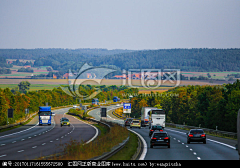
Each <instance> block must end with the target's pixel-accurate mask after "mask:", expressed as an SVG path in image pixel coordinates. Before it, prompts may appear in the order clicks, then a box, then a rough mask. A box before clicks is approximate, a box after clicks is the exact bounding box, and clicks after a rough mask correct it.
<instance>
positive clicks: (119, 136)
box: [54, 124, 129, 160]
mask: <svg viewBox="0 0 240 168" xmlns="http://www.w3.org/2000/svg"><path fill="white" fill-rule="evenodd" d="M128 135H129V131H128V130H127V128H125V127H121V126H119V125H117V124H115V125H114V126H113V127H111V129H110V131H109V132H107V133H105V134H103V135H100V136H98V137H97V138H96V139H95V140H93V141H92V142H90V143H88V144H85V143H86V142H84V141H81V142H78V141H76V140H71V141H70V143H66V144H63V145H62V147H63V149H64V155H63V156H61V157H57V158H54V160H55V159H57V160H87V159H91V158H94V157H97V156H100V155H102V154H103V153H105V152H109V151H111V149H112V148H113V147H114V146H116V145H118V144H119V143H121V142H122V141H123V140H125V139H126V138H127V137H128Z"/></svg>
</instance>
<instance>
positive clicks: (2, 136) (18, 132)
mask: <svg viewBox="0 0 240 168" xmlns="http://www.w3.org/2000/svg"><path fill="white" fill-rule="evenodd" d="M37 125H38V123H37V124H36V125H34V126H33V127H30V128H28V129H26V130H23V131H19V132H15V133H12V134H7V135H3V136H0V138H3V137H7V136H11V135H15V134H19V133H21V132H25V131H28V130H30V129H33V128H34V127H36V126H37Z"/></svg>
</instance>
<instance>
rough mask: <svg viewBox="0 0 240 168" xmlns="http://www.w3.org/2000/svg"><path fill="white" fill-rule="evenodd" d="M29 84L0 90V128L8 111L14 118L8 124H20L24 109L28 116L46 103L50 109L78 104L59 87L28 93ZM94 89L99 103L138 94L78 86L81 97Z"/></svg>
mask: <svg viewBox="0 0 240 168" xmlns="http://www.w3.org/2000/svg"><path fill="white" fill-rule="evenodd" d="M30 88H31V84H30V83H29V82H27V81H22V82H20V83H19V84H18V87H17V88H15V89H12V90H10V89H9V88H5V89H1V88H0V126H3V125H7V112H8V109H10V108H11V109H14V118H9V119H8V122H9V123H8V124H13V123H16V122H20V121H21V120H23V119H25V117H26V114H25V109H29V114H32V113H34V112H37V111H38V108H39V106H45V104H46V103H48V105H49V106H51V107H58V106H65V105H71V104H72V105H73V104H78V103H79V99H78V98H76V97H73V96H70V95H68V94H66V93H65V92H64V91H63V90H62V89H61V88H60V87H58V88H54V89H52V90H38V91H29V89H30ZM96 88H100V89H101V90H102V92H100V93H99V94H98V95H97V96H96V98H98V99H99V101H100V102H105V101H109V100H112V99H113V97H114V96H118V97H119V98H120V99H124V98H125V99H126V98H128V95H129V94H133V93H138V89H133V88H128V87H126V86H120V87H118V86H116V85H111V86H105V85H103V86H92V85H80V86H79V90H80V92H81V93H80V94H82V95H90V94H91V93H93V92H94V91H95V89H96ZM82 103H91V99H89V100H82Z"/></svg>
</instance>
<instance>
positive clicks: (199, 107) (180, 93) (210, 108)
mask: <svg viewBox="0 0 240 168" xmlns="http://www.w3.org/2000/svg"><path fill="white" fill-rule="evenodd" d="M239 100H240V81H239V80H237V81H236V82H234V83H233V84H224V85H218V86H208V85H207V86H198V85H197V86H190V85H189V86H181V87H176V88H174V89H170V90H168V91H167V92H164V93H161V94H159V93H157V94H155V93H152V94H149V95H144V94H140V95H138V96H137V97H134V98H132V99H131V103H132V114H131V116H137V117H140V112H141V108H142V107H144V106H149V107H154V106H156V105H161V106H162V108H163V110H165V112H166V116H167V117H166V120H167V121H166V122H168V123H175V124H186V125H191V126H199V125H200V126H201V127H204V128H210V129H216V126H217V128H218V130H223V131H230V132H237V113H238V110H239V108H240V101H239Z"/></svg>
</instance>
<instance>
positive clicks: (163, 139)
mask: <svg viewBox="0 0 240 168" xmlns="http://www.w3.org/2000/svg"><path fill="white" fill-rule="evenodd" d="M153 146H168V148H170V138H169V136H168V134H167V132H165V131H162V132H154V133H153V134H152V137H151V140H150V148H153Z"/></svg>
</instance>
